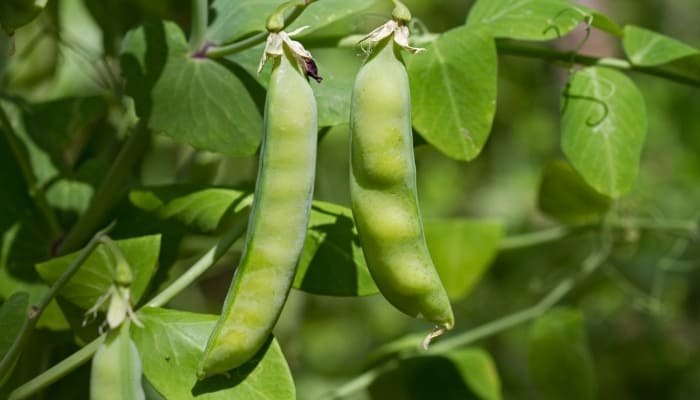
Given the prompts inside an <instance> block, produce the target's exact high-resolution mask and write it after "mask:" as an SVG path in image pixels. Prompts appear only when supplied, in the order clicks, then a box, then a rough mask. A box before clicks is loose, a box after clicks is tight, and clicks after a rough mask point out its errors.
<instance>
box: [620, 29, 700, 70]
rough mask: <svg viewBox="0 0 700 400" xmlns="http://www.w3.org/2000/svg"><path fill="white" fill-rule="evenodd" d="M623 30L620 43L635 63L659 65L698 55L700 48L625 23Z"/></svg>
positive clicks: (699, 54)
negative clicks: (623, 33)
mask: <svg viewBox="0 0 700 400" xmlns="http://www.w3.org/2000/svg"><path fill="white" fill-rule="evenodd" d="M624 32H625V36H624V38H623V40H622V45H623V47H624V49H625V54H627V58H629V60H630V61H631V62H632V64H635V65H641V66H652V65H661V64H667V63H669V62H672V61H676V60H679V59H682V58H686V57H692V56H696V57H698V56H700V50H698V49H696V48H694V47H692V46H690V45H688V44H686V43H683V42H681V41H680V40H676V39H673V38H670V37H668V36H665V35H662V34H660V33H656V32H654V31H650V30H648V29H644V28H640V27H638V26H634V25H626V26H625V31H624Z"/></svg>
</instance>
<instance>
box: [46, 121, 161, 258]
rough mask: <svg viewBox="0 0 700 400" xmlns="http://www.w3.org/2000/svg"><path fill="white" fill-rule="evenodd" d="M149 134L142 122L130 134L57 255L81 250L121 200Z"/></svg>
mask: <svg viewBox="0 0 700 400" xmlns="http://www.w3.org/2000/svg"><path fill="white" fill-rule="evenodd" d="M150 135H151V131H150V130H149V129H148V128H147V127H146V126H145V125H144V123H143V122H141V123H139V124H138V125H137V127H136V128H135V129H134V131H133V132H132V133H131V135H129V138H128V139H127V140H126V143H125V144H124V145H123V146H122V148H121V151H120V152H119V155H117V158H116V160H115V161H114V164H112V167H111V168H110V169H109V171H108V172H107V175H106V176H105V179H104V180H103V181H102V183H101V184H100V186H99V188H98V189H97V191H96V192H95V194H94V195H93V196H92V199H91V200H90V205H89V206H88V208H87V210H86V211H85V213H84V214H83V215H82V216H81V217H80V219H79V220H78V222H77V223H76V224H75V225H74V226H73V228H71V230H70V232H68V235H67V236H66V237H65V239H64V240H63V241H62V242H61V244H60V246H59V247H58V254H66V253H69V252H71V251H74V250H76V249H78V248H80V246H82V245H83V243H85V241H86V240H87V238H88V237H90V235H92V233H93V232H94V231H95V229H96V228H97V227H98V226H99V225H100V224H101V223H102V222H103V220H104V219H105V217H106V216H107V214H109V212H110V211H111V209H112V208H113V207H114V206H115V205H116V204H117V203H118V202H119V201H120V200H121V198H122V196H123V195H124V191H125V189H126V187H127V185H128V181H129V175H130V173H131V169H132V168H133V166H134V165H135V164H136V162H137V161H138V160H139V159H140V157H141V155H142V154H143V152H144V150H145V149H146V145H147V143H148V140H149V138H150Z"/></svg>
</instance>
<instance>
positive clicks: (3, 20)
mask: <svg viewBox="0 0 700 400" xmlns="http://www.w3.org/2000/svg"><path fill="white" fill-rule="evenodd" d="M46 1H47V0H3V1H1V2H0V25H2V29H3V30H4V31H5V32H7V33H8V34H10V35H11V34H13V33H14V32H15V30H16V29H17V28H21V27H22V26H24V25H26V24H28V23H30V22H31V21H32V20H33V19H34V18H36V16H37V15H39V13H40V12H41V10H43V9H44V6H45V5H46Z"/></svg>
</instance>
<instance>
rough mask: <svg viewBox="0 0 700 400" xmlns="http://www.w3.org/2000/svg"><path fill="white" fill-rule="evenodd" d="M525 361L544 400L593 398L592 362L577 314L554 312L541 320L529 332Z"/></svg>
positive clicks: (556, 310) (576, 312) (572, 311)
mask: <svg viewBox="0 0 700 400" xmlns="http://www.w3.org/2000/svg"><path fill="white" fill-rule="evenodd" d="M528 359H529V365H530V372H531V374H532V377H533V379H534V381H535V384H536V386H537V388H538V389H539V392H540V394H541V395H542V397H543V398H544V399H552V400H554V399H573V400H578V399H582V400H585V399H593V398H595V393H596V382H595V373H594V370H593V361H592V358H591V355H590V351H589V349H588V344H587V342H586V332H585V328H584V325H583V316H582V315H581V313H580V312H579V311H577V310H572V309H566V308H557V309H553V310H551V311H549V312H548V313H547V314H545V315H544V316H542V317H540V318H539V319H538V320H537V321H536V322H535V324H534V325H533V326H532V329H531V331H530V339H529V354H528Z"/></svg>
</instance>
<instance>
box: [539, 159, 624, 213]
mask: <svg viewBox="0 0 700 400" xmlns="http://www.w3.org/2000/svg"><path fill="white" fill-rule="evenodd" d="M538 204H539V208H540V210H542V211H543V212H545V213H546V214H548V215H550V216H552V217H554V218H556V219H558V220H560V221H562V222H567V223H586V222H594V221H597V220H599V219H600V218H601V217H602V216H603V214H605V212H606V211H608V210H609V209H610V205H611V199H610V198H609V197H607V196H604V195H602V194H600V193H598V192H596V191H595V190H593V188H591V187H590V186H588V185H587V184H586V182H585V181H584V180H583V178H581V175H579V174H578V173H576V171H574V169H573V168H572V167H571V165H569V164H568V163H567V162H565V161H553V162H551V163H549V164H548V165H547V166H546V167H545V169H544V172H543V173H542V181H541V183H540V190H539V196H538Z"/></svg>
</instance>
